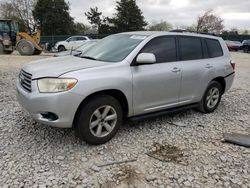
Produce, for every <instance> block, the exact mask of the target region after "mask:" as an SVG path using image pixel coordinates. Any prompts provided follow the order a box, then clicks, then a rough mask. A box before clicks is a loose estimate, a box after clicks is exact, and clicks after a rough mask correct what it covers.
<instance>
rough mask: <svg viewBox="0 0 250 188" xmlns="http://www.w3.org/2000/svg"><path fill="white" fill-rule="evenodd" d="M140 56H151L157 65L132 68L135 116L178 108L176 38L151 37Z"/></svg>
mask: <svg viewBox="0 0 250 188" xmlns="http://www.w3.org/2000/svg"><path fill="white" fill-rule="evenodd" d="M140 53H153V54H154V55H155V56H156V63H155V64H151V65H137V66H132V67H131V69H132V74H133V105H134V113H135V115H138V114H143V113H150V112H154V111H158V110H162V109H166V108H170V107H174V106H177V105H178V101H179V92H180V86H181V68H180V64H179V62H178V61H177V53H176V39H175V37H174V36H164V37H157V38H154V39H152V40H151V41H150V42H148V43H147V44H146V45H145V47H144V48H143V49H142V50H141V52H140Z"/></svg>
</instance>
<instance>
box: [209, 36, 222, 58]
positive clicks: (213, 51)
mask: <svg viewBox="0 0 250 188" xmlns="http://www.w3.org/2000/svg"><path fill="white" fill-rule="evenodd" d="M206 43H207V47H208V52H209V57H211V58H213V57H220V56H223V52H222V48H221V46H220V43H219V41H218V40H214V39H206Z"/></svg>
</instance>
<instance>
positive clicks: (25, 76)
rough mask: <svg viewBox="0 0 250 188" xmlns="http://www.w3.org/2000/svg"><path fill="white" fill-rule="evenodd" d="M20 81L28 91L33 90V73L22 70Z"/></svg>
mask: <svg viewBox="0 0 250 188" xmlns="http://www.w3.org/2000/svg"><path fill="white" fill-rule="evenodd" d="M19 81H20V84H21V86H22V87H23V88H24V89H25V90H26V91H28V92H31V91H32V90H31V81H32V74H30V73H27V72H25V71H24V70H21V72H20V74H19Z"/></svg>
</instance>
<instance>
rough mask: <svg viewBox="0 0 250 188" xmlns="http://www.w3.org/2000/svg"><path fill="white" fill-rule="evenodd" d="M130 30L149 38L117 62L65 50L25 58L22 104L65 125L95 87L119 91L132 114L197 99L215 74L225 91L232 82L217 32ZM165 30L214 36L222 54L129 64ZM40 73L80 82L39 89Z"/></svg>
mask: <svg viewBox="0 0 250 188" xmlns="http://www.w3.org/2000/svg"><path fill="white" fill-rule="evenodd" d="M125 34H127V33H125ZM130 34H135V35H144V36H145V35H146V36H147V38H145V39H144V40H143V41H142V42H141V43H140V44H139V45H138V46H137V47H136V48H135V49H134V50H133V51H132V52H131V53H130V54H129V55H128V56H127V57H126V58H125V59H124V60H123V61H121V62H117V63H109V62H101V61H95V60H88V59H84V58H79V57H73V56H69V57H59V58H51V59H46V60H40V61H36V62H32V63H30V64H27V65H26V66H24V67H23V70H24V71H26V72H28V73H30V74H32V75H33V77H32V79H33V81H32V92H31V93H28V92H26V91H24V89H23V88H22V87H21V86H20V84H19V83H17V91H18V92H17V95H18V100H19V102H20V104H21V105H22V106H23V107H24V108H25V109H26V110H27V111H28V112H29V113H30V114H31V116H32V117H33V118H34V119H35V120H37V121H38V122H40V123H43V124H47V125H51V126H56V127H64V128H66V127H67V128H68V127H71V126H72V124H73V120H74V117H75V113H76V111H77V109H78V107H79V106H80V104H81V102H82V101H83V100H84V99H86V97H88V96H90V95H91V94H93V93H96V92H100V91H105V90H117V91H120V92H122V93H123V94H124V95H125V97H126V99H127V102H128V116H129V117H130V116H136V115H142V114H145V113H150V112H155V111H158V110H163V109H168V108H172V107H177V106H181V105H186V104H192V103H197V102H199V101H200V100H201V98H202V96H203V94H204V92H205V90H206V87H207V86H208V83H209V82H210V81H211V80H213V79H214V78H217V77H222V78H224V79H225V82H226V88H225V90H226V91H227V90H228V89H229V88H230V87H231V85H232V83H233V80H234V74H231V73H233V72H234V71H233V68H232V66H231V65H230V61H231V58H230V54H229V52H228V49H227V47H226V44H225V42H224V41H223V40H222V39H221V38H218V37H214V36H208V35H200V34H185V33H171V32H170V33H168V32H132V33H130ZM165 35H174V36H178V35H181V36H183V35H185V36H198V37H203V38H204V37H205V38H213V39H217V40H219V42H220V44H221V46H222V49H223V52H224V55H223V56H221V57H218V58H209V59H201V60H192V61H176V62H170V63H159V64H158V63H155V64H151V65H140V66H131V63H132V62H133V60H134V59H135V57H136V56H137V55H138V53H139V52H140V50H141V49H142V48H143V47H144V46H145V44H146V43H148V42H149V41H150V40H151V39H153V38H155V37H158V36H165ZM176 68H177V69H178V70H177V71H176ZM230 74H231V75H230ZM228 75H229V76H228ZM44 77H65V78H76V79H77V80H78V83H77V85H76V86H75V87H74V88H73V89H72V90H70V91H68V92H61V93H52V94H51V93H50V94H49V93H39V91H38V87H37V79H39V78H44ZM41 112H53V113H55V114H57V115H58V117H59V119H58V120H56V121H52V122H51V121H48V120H46V119H43V118H41V116H40V115H39V114H40V113H41Z"/></svg>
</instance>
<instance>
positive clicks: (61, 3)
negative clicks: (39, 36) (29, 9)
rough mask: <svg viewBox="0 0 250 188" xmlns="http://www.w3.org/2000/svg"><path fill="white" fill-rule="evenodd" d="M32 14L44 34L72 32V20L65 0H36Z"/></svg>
mask: <svg viewBox="0 0 250 188" xmlns="http://www.w3.org/2000/svg"><path fill="white" fill-rule="evenodd" d="M33 16H34V19H35V21H36V22H37V23H38V28H39V29H40V30H41V31H42V33H43V34H44V35H68V34H72V33H73V32H74V21H73V18H72V17H71V16H70V14H69V4H68V3H66V2H65V0H38V1H37V3H36V5H35V7H34V10H33Z"/></svg>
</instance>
